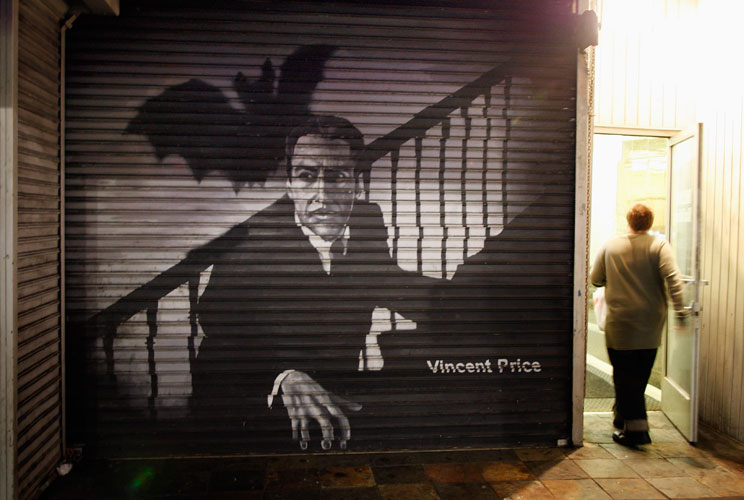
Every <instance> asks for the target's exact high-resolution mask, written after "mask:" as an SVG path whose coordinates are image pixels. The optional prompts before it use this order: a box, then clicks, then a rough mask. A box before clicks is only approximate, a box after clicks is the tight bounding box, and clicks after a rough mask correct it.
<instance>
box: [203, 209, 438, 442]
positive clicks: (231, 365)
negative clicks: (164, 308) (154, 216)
mask: <svg viewBox="0 0 744 500" xmlns="http://www.w3.org/2000/svg"><path fill="white" fill-rule="evenodd" d="M387 237H388V235H387V230H386V228H385V224H384V221H383V218H382V213H381V211H380V208H379V207H378V206H377V205H375V204H372V203H367V202H357V203H355V206H354V209H353V211H352V214H351V216H350V219H349V239H348V241H347V248H346V253H345V254H344V255H341V256H339V258H338V259H334V260H332V263H331V273H330V275H329V274H327V273H326V272H325V271H324V270H323V267H322V264H321V260H320V256H319V254H318V252H317V250H316V249H315V247H313V246H312V244H311V243H310V241H309V239H308V238H307V237H306V236H305V235H304V234H303V232H302V230H301V228H300V227H298V225H297V224H296V221H295V216H294V205H293V203H292V201H291V200H290V199H289V198H288V197H287V196H284V197H283V198H281V199H279V200H278V201H277V202H275V203H274V204H272V205H271V206H269V207H267V208H266V209H264V210H262V211H260V212H258V213H257V214H255V215H254V216H252V217H250V218H249V219H248V220H246V221H245V222H243V223H241V224H239V225H237V226H235V227H233V228H232V229H231V230H230V231H228V232H227V233H226V234H225V235H223V236H221V237H220V238H218V239H216V240H214V241H213V242H211V243H209V244H208V245H207V246H205V247H202V248H201V249H199V250H198V251H197V252H198V253H199V255H198V256H190V258H192V259H197V260H202V259H207V260H208V261H210V262H212V263H213V269H212V272H211V277H210V279H209V283H208V285H207V287H206V289H205V290H204V292H203V294H202V295H201V298H200V299H199V304H198V308H197V314H198V319H199V323H200V324H201V327H202V329H203V330H204V333H205V334H206V338H204V340H203V341H202V342H201V345H200V347H199V350H198V355H197V356H196V359H195V360H193V361H192V366H191V371H192V386H193V395H192V405H191V406H192V413H193V415H194V418H199V419H202V420H203V425H204V426H205V427H207V428H208V427H212V426H214V427H215V432H220V431H221V430H229V431H228V432H231V431H232V430H234V429H237V428H240V429H242V430H243V431H251V430H254V431H260V434H261V437H259V438H258V440H259V441H261V440H262V439H263V438H265V439H266V440H267V441H268V440H270V439H273V437H274V434H275V433H276V434H277V435H276V437H277V438H278V439H279V440H281V441H282V442H285V441H290V440H289V420H288V418H287V413H286V411H285V410H284V408H283V405H282V404H281V398H275V399H276V401H275V402H274V410H271V411H270V410H269V409H268V407H267V395H268V394H269V393H270V392H271V390H272V386H273V383H274V380H275V378H276V377H277V375H279V374H280V373H281V372H282V371H284V370H288V369H292V370H300V371H304V372H306V373H307V374H308V375H310V376H311V377H313V378H314V379H315V380H316V381H317V382H319V383H320V384H321V385H323V387H325V388H326V389H327V390H330V391H331V392H333V393H335V394H339V395H344V396H345V397H347V398H350V399H352V400H354V399H355V396H358V394H359V393H363V392H364V391H363V388H362V387H360V384H363V381H360V379H363V378H364V373H360V372H359V371H358V366H359V354H360V350H362V349H363V348H364V346H365V338H366V335H367V334H368V333H369V331H370V326H371V323H372V312H373V311H374V309H375V308H376V307H384V308H388V309H389V310H391V311H396V312H398V313H400V314H401V315H403V316H404V317H406V318H408V319H411V320H414V321H416V320H418V321H423V320H425V318H426V315H427V307H428V306H427V304H428V302H427V300H428V295H429V286H430V285H432V284H433V283H435V282H436V280H432V279H430V278H425V277H422V276H421V275H418V274H417V273H413V272H408V271H404V270H403V269H401V268H400V267H399V266H398V265H397V263H396V262H395V261H394V260H393V259H392V257H391V256H390V252H389V251H388V245H387ZM355 393H356V394H355ZM218 422H219V424H218ZM238 426H239V427H238ZM252 439H255V438H252ZM254 444H255V443H254ZM254 449H255V447H254ZM272 449H275V448H272Z"/></svg>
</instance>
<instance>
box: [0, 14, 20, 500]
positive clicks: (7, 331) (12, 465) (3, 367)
mask: <svg viewBox="0 0 744 500" xmlns="http://www.w3.org/2000/svg"><path fill="white" fill-rule="evenodd" d="M17 137H18V0H0V498H5V499H8V500H14V499H16V498H17V496H18V488H17V483H18V478H17V477H16V458H17V455H16V437H17V429H16V420H17V419H16V406H17V402H16V396H17V369H16V358H17V356H16V352H17V344H18V342H17V320H18V318H17V304H18V293H17V278H16V255H17V249H18V245H17V243H16V242H17V231H16V228H17V212H18V210H17V208H18V193H17V180H18V141H17Z"/></svg>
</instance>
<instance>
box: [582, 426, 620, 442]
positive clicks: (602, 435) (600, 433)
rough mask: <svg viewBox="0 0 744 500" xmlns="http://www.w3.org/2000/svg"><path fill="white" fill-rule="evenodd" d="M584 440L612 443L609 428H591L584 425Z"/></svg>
mask: <svg viewBox="0 0 744 500" xmlns="http://www.w3.org/2000/svg"><path fill="white" fill-rule="evenodd" d="M584 441H588V442H590V443H598V444H603V443H612V442H613V441H612V430H611V429H606V430H605V429H592V428H587V427H586V426H585V427H584Z"/></svg>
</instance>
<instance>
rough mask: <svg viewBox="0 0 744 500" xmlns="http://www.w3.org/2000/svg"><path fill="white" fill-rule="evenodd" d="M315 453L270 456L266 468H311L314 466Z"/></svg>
mask: <svg viewBox="0 0 744 500" xmlns="http://www.w3.org/2000/svg"><path fill="white" fill-rule="evenodd" d="M313 460H314V456H313V455H292V456H277V457H269V458H268V459H267V460H266V470H287V469H309V468H311V467H313V463H314V462H313Z"/></svg>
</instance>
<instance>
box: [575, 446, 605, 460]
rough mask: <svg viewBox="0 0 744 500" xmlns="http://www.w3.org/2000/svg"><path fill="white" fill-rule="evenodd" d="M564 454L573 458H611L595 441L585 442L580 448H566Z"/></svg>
mask: <svg viewBox="0 0 744 500" xmlns="http://www.w3.org/2000/svg"><path fill="white" fill-rule="evenodd" d="M566 456H567V457H568V458H570V459H573V460H583V459H597V458H613V456H612V454H611V453H610V452H609V451H607V450H605V449H604V448H602V446H600V445H598V444H595V443H586V444H585V445H584V446H582V447H581V448H575V449H569V450H566Z"/></svg>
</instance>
